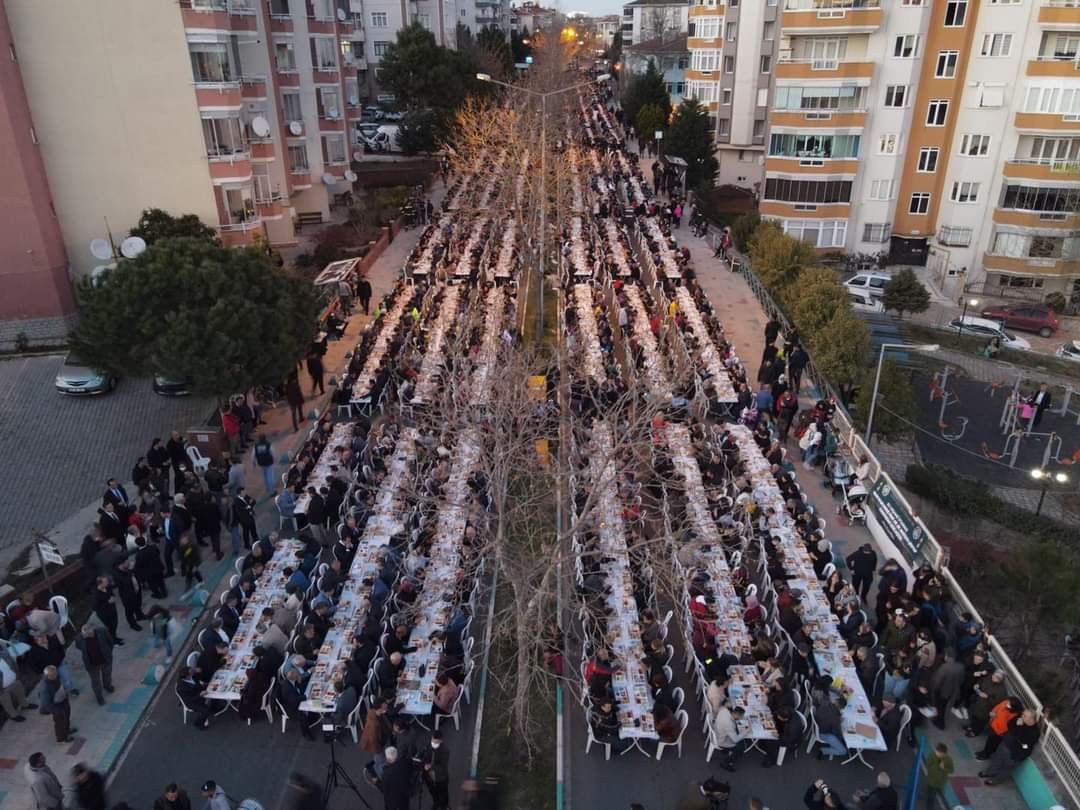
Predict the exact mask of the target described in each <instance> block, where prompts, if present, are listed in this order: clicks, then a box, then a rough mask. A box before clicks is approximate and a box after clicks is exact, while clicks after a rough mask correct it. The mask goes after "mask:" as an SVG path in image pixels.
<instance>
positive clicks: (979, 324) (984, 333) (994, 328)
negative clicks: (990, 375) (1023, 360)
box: [945, 315, 1031, 351]
mask: <svg viewBox="0 0 1080 810" xmlns="http://www.w3.org/2000/svg"><path fill="white" fill-rule="evenodd" d="M961 322H963V325H964V328H963V334H965V335H974V336H976V337H982V338H986V339H987V340H989V339H990V338H997V339H998V340H1000V341H1001V345H1002V347H1004V348H1006V349H1021V350H1023V351H1027V350H1028V349H1030V348H1031V344H1030V343H1028V342H1027V341H1026V340H1024V339H1023V338H1020V337H1016V335H1014V334H1012V333H1011V332H1006V331H1005V329H1004V327H1002V325H1001V324H1000V323H998V322H997V321H991V320H989V319H987V318H979V317H976V316H975V315H967V316H965V317H964V318H953V319H952V320H951V321H949V323H948V324H946V325H945V328H946V329H948V330H949V331H951V332H960V331H961V329H960V324H961Z"/></svg>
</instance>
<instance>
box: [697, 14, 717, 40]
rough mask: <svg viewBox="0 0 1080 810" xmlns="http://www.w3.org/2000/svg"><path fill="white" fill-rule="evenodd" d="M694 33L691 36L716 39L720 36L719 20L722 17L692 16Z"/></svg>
mask: <svg viewBox="0 0 1080 810" xmlns="http://www.w3.org/2000/svg"><path fill="white" fill-rule="evenodd" d="M693 20H694V33H693V34H692V36H695V37H700V38H701V39H716V37H718V36H720V22H721V20H723V17H694V18H693Z"/></svg>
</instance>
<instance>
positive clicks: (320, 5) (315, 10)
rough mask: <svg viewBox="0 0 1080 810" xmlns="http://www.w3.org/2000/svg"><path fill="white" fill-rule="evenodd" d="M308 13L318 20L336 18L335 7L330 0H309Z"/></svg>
mask: <svg viewBox="0 0 1080 810" xmlns="http://www.w3.org/2000/svg"><path fill="white" fill-rule="evenodd" d="M308 14H309V16H311V17H314V18H315V19H316V20H332V19H334V9H333V7H332V5H331V3H330V0H308Z"/></svg>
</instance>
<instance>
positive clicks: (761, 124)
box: [753, 118, 765, 141]
mask: <svg viewBox="0 0 1080 810" xmlns="http://www.w3.org/2000/svg"><path fill="white" fill-rule="evenodd" d="M753 138H754V140H755V141H761V140H763V139H764V138H765V119H764V118H755V119H754V131H753Z"/></svg>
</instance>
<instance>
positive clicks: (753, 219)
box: [731, 211, 761, 253]
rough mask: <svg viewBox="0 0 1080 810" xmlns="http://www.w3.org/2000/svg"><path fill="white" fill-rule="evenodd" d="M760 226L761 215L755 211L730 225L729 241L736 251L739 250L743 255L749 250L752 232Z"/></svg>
mask: <svg viewBox="0 0 1080 810" xmlns="http://www.w3.org/2000/svg"><path fill="white" fill-rule="evenodd" d="M760 224H761V214H759V213H758V212H757V211H751V212H750V213H749V214H743V215H742V216H741V217H738V218H737V219H736V220H735V221H734V222H733V223H731V239H732V241H733V242H734V243H735V248H736V249H737V250H741V251H742V252H744V253H745V252H746V251H747V250H749V249H750V239H751V238H752V237H753V235H754V231H756V230H757V228H758V225H760Z"/></svg>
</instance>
